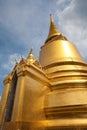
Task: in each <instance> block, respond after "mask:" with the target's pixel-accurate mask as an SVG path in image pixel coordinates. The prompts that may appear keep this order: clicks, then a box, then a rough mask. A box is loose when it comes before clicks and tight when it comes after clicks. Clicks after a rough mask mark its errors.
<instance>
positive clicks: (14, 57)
mask: <svg viewBox="0 0 87 130" xmlns="http://www.w3.org/2000/svg"><path fill="white" fill-rule="evenodd" d="M20 57H21V56H20V54H16V53H15V54H12V55H9V58H8V62H7V63H4V64H3V65H2V68H3V69H5V70H7V71H11V70H12V68H13V66H14V65H15V63H16V61H15V60H17V61H19V60H20Z"/></svg>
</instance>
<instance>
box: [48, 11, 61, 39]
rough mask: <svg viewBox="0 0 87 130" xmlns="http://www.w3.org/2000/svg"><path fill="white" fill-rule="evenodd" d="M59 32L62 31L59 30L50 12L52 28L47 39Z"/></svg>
mask: <svg viewBox="0 0 87 130" xmlns="http://www.w3.org/2000/svg"><path fill="white" fill-rule="evenodd" d="M59 34H60V32H59V31H58V29H57V27H56V25H55V23H54V21H53V18H52V15H51V14H50V29H49V34H48V37H47V40H48V39H50V38H51V37H53V36H56V35H59Z"/></svg>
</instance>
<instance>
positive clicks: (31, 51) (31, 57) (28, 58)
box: [27, 48, 34, 62]
mask: <svg viewBox="0 0 87 130" xmlns="http://www.w3.org/2000/svg"><path fill="white" fill-rule="evenodd" d="M27 61H29V62H33V61H34V54H33V49H32V48H31V49H30V52H29V55H28V57H27Z"/></svg>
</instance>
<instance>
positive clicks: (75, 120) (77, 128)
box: [0, 16, 87, 130]
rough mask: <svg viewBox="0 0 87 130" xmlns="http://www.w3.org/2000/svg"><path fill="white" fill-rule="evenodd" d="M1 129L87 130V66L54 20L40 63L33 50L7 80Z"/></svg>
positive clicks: (17, 65)
mask: <svg viewBox="0 0 87 130" xmlns="http://www.w3.org/2000/svg"><path fill="white" fill-rule="evenodd" d="M69 31H70V30H69ZM0 128H1V129H0V130H86V129H87V63H86V62H85V61H84V60H83V58H82V57H81V55H80V54H79V52H78V50H77V48H76V47H75V45H74V44H73V43H71V42H70V41H68V40H67V38H66V37H65V36H64V35H63V34H61V33H60V32H59V30H58V29H57V27H56V25H55V24H54V21H53V19H52V16H50V29H49V34H48V37H47V39H46V41H45V43H44V45H43V46H42V47H41V50H40V55H39V61H38V60H37V59H35V58H34V54H33V50H32V49H31V50H30V53H29V55H28V57H27V58H26V59H24V58H23V57H22V58H21V60H20V62H19V63H18V62H16V64H15V66H14V68H13V70H12V72H11V73H10V74H9V75H8V76H7V77H6V78H5V79H4V90H3V93H2V97H1V102H0Z"/></svg>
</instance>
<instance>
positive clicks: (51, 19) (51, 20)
mask: <svg viewBox="0 0 87 130" xmlns="http://www.w3.org/2000/svg"><path fill="white" fill-rule="evenodd" d="M52 22H53V18H52V14H50V23H52Z"/></svg>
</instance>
